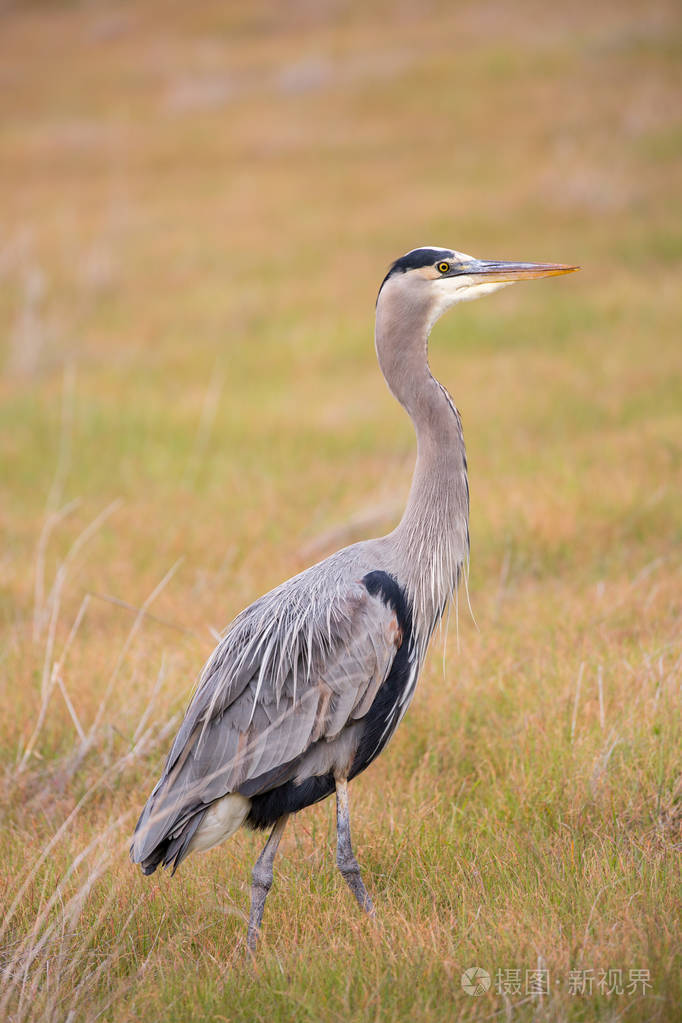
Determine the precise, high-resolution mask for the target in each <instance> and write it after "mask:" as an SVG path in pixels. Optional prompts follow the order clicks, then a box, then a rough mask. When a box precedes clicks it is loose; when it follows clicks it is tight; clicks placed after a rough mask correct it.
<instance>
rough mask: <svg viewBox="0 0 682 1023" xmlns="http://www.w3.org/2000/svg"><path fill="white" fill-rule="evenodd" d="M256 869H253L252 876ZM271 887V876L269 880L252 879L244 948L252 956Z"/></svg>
mask: <svg viewBox="0 0 682 1023" xmlns="http://www.w3.org/2000/svg"><path fill="white" fill-rule="evenodd" d="M255 874H256V869H254V875H255ZM271 887H272V875H271V876H270V878H269V880H268V879H267V877H266V878H263V879H261V878H259V879H258V880H256V878H255V877H254V878H253V880H252V884H251V912H250V913H249V928H248V930H247V932H246V947H247V948H248V950H249V952H251V953H252V954H253V953H254V952H255V951H256V945H257V944H258V936H259V934H260V925H261V923H262V922H263V911H264V910H265V900H266V899H267V897H268V892H269V891H270V888H271Z"/></svg>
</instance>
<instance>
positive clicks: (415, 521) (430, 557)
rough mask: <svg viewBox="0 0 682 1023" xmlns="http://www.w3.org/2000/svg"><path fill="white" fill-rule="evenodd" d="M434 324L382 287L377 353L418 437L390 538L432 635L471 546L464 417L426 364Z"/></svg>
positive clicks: (426, 629) (419, 616)
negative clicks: (400, 513)
mask: <svg viewBox="0 0 682 1023" xmlns="http://www.w3.org/2000/svg"><path fill="white" fill-rule="evenodd" d="M384 290H385V289H384ZM430 328H431V321H430V315H429V311H428V309H426V310H424V309H423V307H421V306H420V305H416V304H414V303H412V302H410V301H409V298H408V297H403V296H401V295H400V294H399V293H398V294H397V295H396V293H395V290H394V291H392V293H390V294H389V295H387V296H385V297H383V291H382V295H380V296H379V301H378V303H377V317H376V334H375V342H376V350H377V357H378V359H379V365H380V367H381V371H382V373H383V374H384V377H385V378H386V382H387V384H388V386H389V388H390V390H391V392H392V393H393V395H394V396H395V397H396V398H397V399H398V401H399V402H400V403H401V405H402V406H403V407H404V408H405V409H406V411H407V413H408V414H409V416H410V418H411V419H412V422H413V424H414V429H415V433H416V435H417V461H416V465H415V469H414V476H413V479H412V486H411V489H410V494H409V497H408V501H407V506H406V508H405V512H404V514H403V517H402V519H401V521H400V523H399V525H398V526H397V527H396V529H395V530H394V532H393V534H392V537H393V539H394V541H395V544H396V549H397V554H398V558H399V561H400V566H401V569H402V570H403V571H404V573H405V575H406V578H407V582H408V586H409V588H410V590H411V596H412V600H413V605H414V611H415V618H417V619H418V622H417V624H418V627H419V631H420V632H422V634H424V633H428V635H430V632H431V630H432V628H433V625H434V624H435V622H436V620H437V619H438V617H439V616H440V614H442V612H443V609H444V607H445V605H446V603H447V601H448V600H449V598H450V597H451V596H452V593H453V591H454V589H455V587H456V585H457V581H458V578H459V571H460V569H461V566H462V564H463V562H464V561H465V560H466V558H467V555H468V547H469V530H468V519H469V490H468V484H467V476H466V454H465V449H464V438H463V435H462V423H461V420H460V417H459V413H458V412H457V409H456V408H455V406H454V404H453V402H452V400H451V398H450V396H449V395H448V393H447V391H446V390H445V388H444V387H443V386H442V385H441V384H440V383H439V382H438V381H437V380H436V379H435V378H434V377H433V375H432V374H431V370H430V369H429V363H428V350H427V344H428V336H429V332H430ZM427 638H428V637H427Z"/></svg>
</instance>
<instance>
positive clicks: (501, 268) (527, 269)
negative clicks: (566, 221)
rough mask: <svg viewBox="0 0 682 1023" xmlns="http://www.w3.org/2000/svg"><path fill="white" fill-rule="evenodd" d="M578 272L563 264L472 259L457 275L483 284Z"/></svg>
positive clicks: (576, 268) (575, 268)
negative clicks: (474, 278) (473, 278)
mask: <svg viewBox="0 0 682 1023" xmlns="http://www.w3.org/2000/svg"><path fill="white" fill-rule="evenodd" d="M576 270H580V267H579V266H568V265H566V264H565V263H510V262H506V261H504V260H497V259H472V260H471V262H470V263H463V264H462V266H461V268H460V269H459V273H461V274H466V275H467V276H471V277H480V278H481V284H483V283H484V282H488V281H489V282H490V283H491V284H492V283H494V282H505V283H506V282H511V281H534V280H535V279H536V277H558V276H559V275H560V274H572V273H574V272H575V271H576Z"/></svg>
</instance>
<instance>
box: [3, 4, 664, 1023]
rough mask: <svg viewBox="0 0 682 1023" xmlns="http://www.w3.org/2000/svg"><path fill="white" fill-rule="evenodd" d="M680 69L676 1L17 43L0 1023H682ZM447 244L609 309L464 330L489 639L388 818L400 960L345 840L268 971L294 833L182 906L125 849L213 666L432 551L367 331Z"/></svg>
mask: <svg viewBox="0 0 682 1023" xmlns="http://www.w3.org/2000/svg"><path fill="white" fill-rule="evenodd" d="M681 43H682V21H681V20H680V17H679V12H678V11H677V7H676V5H675V4H674V3H672V2H670V3H665V2H662V3H657V2H655V0H654V2H652V0H647V2H644V0H641V2H639V0H635V2H627V0H605V2H604V3H601V4H595V3H587V2H586V0H574V2H572V3H570V4H540V3H534V2H530V0H528V2H522V3H519V4H505V3H503V2H502V0H497V2H487V0H483V2H481V0H479V2H466V3H458V4H453V3H446V2H439V0H434V2H430V3H428V4H426V3H424V4H419V3H417V4H407V3H401V2H399V3H396V2H392V3H384V2H377V3H373V4H363V3H361V2H359V0H350V2H346V3H341V2H334V3H332V2H323V3H319V4H314V3H306V2H297V3H291V4H277V3H275V0H270V2H266V0H257V2H255V3H250V4H237V3H236V2H229V3H218V2H207V3H202V4H198V5H192V4H180V3H165V4H162V3H160V2H158V3H156V2H144V3H138V4H132V3H127V4H126V3H120V4H113V3H112V4H105V3H87V4H86V3H82V4H81V3H75V2H72V3H63V4H62V3H56V2H55V3H37V2H36V3H28V2H27V3H15V4H10V5H9V6H6V8H5V11H4V13H3V14H1V15H0V84H1V86H2V87H1V88H0V151H1V152H2V162H1V170H0V175H1V177H2V189H1V190H0V345H1V348H0V396H1V401H0V521H1V522H2V527H3V542H2V548H1V549H0V629H1V632H0V751H1V752H0V756H1V761H2V775H1V781H0V811H1V814H2V822H3V827H2V832H1V833H0V893H1V898H2V905H3V907H4V911H3V913H2V915H1V917H0V932H1V933H0V948H1V951H0V971H1V974H0V976H1V980H0V1018H2V1019H8V1020H11V1021H12V1023H24V1021H31V1020H41V1021H42V1020H46V1021H54V1023H58V1021H65V1020H68V1021H70V1023H79V1021H90V1020H95V1019H103V1020H109V1021H116V1023H118V1021H121V1023H123V1021H136V1020H146V1021H150V1020H157V1019H158V1020H161V1019H162V1020H164V1021H178V1023H184V1021H200V1020H215V1021H225V1020H227V1021H230V1023H232V1021H245V1023H246V1021H249V1023H251V1021H255V1020H262V1021H268V1023H269V1021H307V1023H316V1021H320V1020H324V1021H339V1023H341V1021H348V1020H377V1021H378V1020H382V1021H383V1020H406V1021H407V1020H418V1021H429V1023H430V1021H441V1020H443V1021H445V1020H447V1021H460V1020H484V1019H501V1020H531V1019H532V1020H538V1021H563V1020H576V1021H577V1020H584V1021H592V1020H600V1021H615V1020H619V1021H620V1020H628V1021H635V1020H651V1021H672V1020H675V1019H678V1018H679V1016H678V1013H679V1011H680V1009H679V1007H680V1005H681V1004H682V987H681V985H680V979H679V978H680V955H679V952H680V931H679V913H680V906H681V901H682V900H681V899H680V859H679V857H680V848H681V838H682V836H681V824H682V802H681V800H682V790H681V788H680V759H681V758H680V702H679V681H680V665H681V657H682V650H681V645H680V639H681V632H680V612H681V610H682V591H681V588H680V567H681V561H682V558H681V554H680V540H681V538H682V537H681V534H682V519H681V517H680V491H679V487H680V482H681V475H682V474H681V471H680V469H681V464H682V458H681V454H682V444H681V439H682V386H681V383H680V378H681V372H680V371H681V370H682V349H681V346H680V317H681V313H682V298H681V293H680V275H681V272H682V232H681V230H680V223H681V218H680V215H681V213H682V196H681V193H680V188H679V184H680V180H681V176H682V120H681V118H680V102H679V85H680V64H679V54H680V44H681ZM425 243H432V244H433V243H435V244H442V245H448V246H454V247H456V248H459V249H463V250H464V251H468V252H472V253H474V254H475V255H479V256H484V257H490V258H510V259H528V260H536V261H541V260H548V261H561V262H569V263H580V264H582V266H583V267H584V270H583V272H582V273H581V274H577V275H575V276H572V277H570V278H566V279H560V280H552V281H543V282H539V283H537V284H528V285H524V286H520V287H518V288H514V289H509V290H508V291H506V292H505V293H504V294H502V295H498V296H494V297H492V298H489V299H484V300H483V301H481V302H478V303H475V304H471V305H466V306H463V307H462V308H461V309H459V310H456V311H455V312H453V313H452V314H451V315H450V316H449V317H448V318H446V319H445V320H444V321H443V322H442V323H440V324H439V325H438V327H437V328H436V330H435V331H434V335H433V339H432V344H431V353H432V355H431V357H432V365H433V368H434V371H435V372H436V373H437V375H438V376H439V377H440V378H441V379H442V380H443V382H444V383H445V384H446V385H447V386H448V388H449V389H450V391H451V392H452V394H453V395H454V398H455V400H456V402H457V404H458V406H459V408H460V409H461V412H462V416H463V420H464V427H465V436H466V440H467V446H468V453H469V465H470V484H471V495H472V506H471V535H472V558H471V577H470V586H469V588H470V595H471V602H472V606H473V611H474V614H475V616H476V621H477V624H478V627H476V625H475V624H474V623H473V621H472V618H471V615H470V614H469V612H468V610H464V607H463V603H464V602H463V601H462V600H460V607H459V622H458V627H457V628H456V627H455V621H454V616H453V618H452V621H451V625H450V629H449V632H448V634H447V636H445V635H441V636H438V637H436V639H435V641H434V644H433V649H432V652H431V655H430V658H429V661H428V664H427V668H426V670H425V672H424V675H423V677H422V680H421V683H420V687H419V689H418V692H417V695H416V697H415V700H414V703H413V705H412V707H411V709H410V712H409V714H408V716H407V717H406V719H405V721H404V722H403V724H402V726H401V728H400V730H399V732H398V734H397V735H396V737H395V739H394V740H393V742H392V744H391V745H390V747H389V748H388V750H387V751H386V752H385V753H384V755H383V756H382V757H381V758H380V759H379V761H378V762H377V763H376V764H375V765H374V766H373V767H372V768H371V769H370V770H369V771H368V772H367V773H366V774H365V775H363V776H362V777H360V778H359V779H357V781H355V782H354V783H353V785H352V789H351V806H352V810H353V823H354V836H355V844H356V851H357V854H358V858H359V860H360V862H361V864H362V866H363V868H364V873H365V879H366V882H367V884H368V887H369V889H370V890H371V892H372V894H373V896H374V898H375V902H376V905H377V910H378V918H379V924H378V926H376V927H372V926H371V924H368V922H367V920H365V919H362V918H361V916H360V914H359V913H358V911H357V908H356V906H355V904H354V903H353V901H352V898H351V896H350V894H349V893H348V892H347V890H346V889H345V887H344V886H343V883H342V881H341V879H340V877H339V875H338V874H337V872H336V869H335V866H334V829H333V815H332V810H333V807H332V806H331V805H330V804H323V805H321V806H318V807H315V808H313V809H310V810H308V811H305V812H304V813H302V814H300V815H299V816H298V818H297V819H296V820H295V821H294V822H293V825H292V826H290V827H289V829H288V832H287V834H286V835H285V838H284V841H283V844H282V851H281V854H280V856H279V859H278V862H277V868H276V878H275V886H274V888H273V891H272V893H271V895H270V898H269V900H268V906H267V909H266V915H265V921H264V927H263V940H262V946H261V949H260V952H259V956H258V961H257V963H256V964H255V965H253V966H252V965H250V964H249V963H248V962H247V959H246V955H245V947H244V935H245V914H246V912H247V909H248V884H249V873H250V868H251V864H252V862H253V860H254V858H255V856H256V855H257V850H258V849H259V847H260V844H261V843H262V838H261V837H260V836H254V835H252V834H248V833H243V834H240V835H239V836H237V837H236V838H235V839H233V840H232V841H231V842H229V843H228V844H227V845H225V846H224V847H222V848H220V849H218V850H215V851H213V852H211V853H209V854H207V855H206V856H197V857H193V858H191V859H190V860H188V861H187V862H186V863H184V864H183V865H182V867H181V869H180V871H179V872H178V874H177V875H176V876H175V878H173V879H171V878H170V877H169V876H167V875H161V874H160V873H159V874H155V875H154V876H153V877H151V878H143V877H142V876H141V875H140V874H139V873H138V872H137V870H136V869H134V868H133V867H132V865H131V864H130V863H129V861H128V858H127V845H128V842H129V836H130V833H131V830H132V828H133V826H134V823H135V820H136V816H137V814H138V812H139V810H140V807H141V806H142V804H143V802H144V800H145V799H146V796H147V794H148V792H149V790H150V787H151V786H152V784H153V783H154V781H155V779H156V777H157V776H158V773H159V770H160V767H161V765H162V761H163V757H164V756H165V753H166V751H167V748H168V746H169V743H170V740H171V738H172V736H173V734H174V731H175V728H176V727H177V724H178V721H179V716H180V715H181V714H182V711H183V709H184V707H185V706H186V703H187V699H188V695H189V693H190V691H191V688H192V686H193V684H194V680H195V679H196V676H197V674H198V671H199V669H200V668H201V665H202V664H203V661H204V659H205V658H206V656H207V655H208V654H209V652H210V650H211V649H212V646H213V643H214V635H215V632H216V630H219V629H221V628H222V627H224V625H225V624H226V623H227V622H228V621H229V620H230V619H231V618H232V617H233V615H234V614H235V613H236V612H238V611H239V610H240V609H241V608H242V607H243V606H244V605H245V604H246V603H248V602H249V601H251V600H252V599H254V598H255V597H256V596H258V595H259V594H260V593H262V592H263V591H264V590H266V589H267V588H269V587H270V586H272V585H274V584H276V583H277V582H279V581H281V580H282V579H284V578H286V577H287V576H288V575H290V574H291V573H292V572H294V571H297V570H299V569H300V568H302V567H304V566H305V565H306V564H308V563H309V562H310V561H311V560H316V559H317V558H318V557H320V556H323V555H324V554H326V553H328V552H329V551H331V550H333V549H334V548H335V547H337V546H339V545H341V544H342V543H345V542H349V541H350V540H354V539H359V538H361V537H362V536H364V535H368V534H369V535H372V534H377V533H379V532H383V531H385V530H387V529H389V528H391V527H392V525H393V523H394V522H395V521H396V518H397V517H398V516H399V514H400V509H401V506H402V502H403V501H404V498H405V495H406V491H407V487H408V485H409V479H410V474H411V468H412V461H413V457H414V444H413V436H412V432H411V428H410V424H409V422H408V421H407V419H406V417H405V416H404V414H403V413H402V411H401V410H400V409H399V408H398V406H397V405H396V404H395V403H394V401H393V400H392V398H391V396H390V395H389V393H388V391H387V389H386V388H385V386H384V383H383V381H382V379H381V376H380V373H379V370H378V368H377V366H376V361H375V356H374V351H373V343H372V328H373V322H372V318H373V304H374V299H375V295H376V290H377V287H378V284H379V282H380V280H381V278H382V275H383V273H384V271H385V267H386V265H387V264H388V262H389V261H390V260H391V259H393V258H395V257H396V256H397V255H399V254H401V253H402V252H404V251H406V250H407V249H410V248H412V247H414V246H416V245H420V244H425ZM470 967H481V968H483V969H485V970H486V971H488V973H489V974H490V977H491V986H490V989H489V990H488V991H487V992H486V993H485V994H483V995H481V996H480V997H476V996H472V995H469V994H468V993H466V992H465V991H464V990H463V988H462V985H461V981H460V978H461V975H462V973H463V971H464V970H466V969H467V968H470ZM516 971H518V973H517V972H516ZM532 971H547V972H546V973H544V972H543V973H542V974H540V975H539V979H540V981H544V980H547V981H548V984H547V987H548V990H547V991H546V992H545V993H536V994H533V993H531V991H530V989H531V988H532V981H533V973H532ZM609 971H616V972H612V973H611V974H610V975H609ZM617 971H620V976H619V975H618V973H617ZM636 971H648V972H646V973H644V974H642V973H637V972H636ZM604 978H605V979H604ZM638 978H639V979H638ZM536 979H537V977H536ZM643 981H644V982H643ZM590 985H591V987H592V990H591V991H590V990H589V988H590ZM609 990H610V993H609Z"/></svg>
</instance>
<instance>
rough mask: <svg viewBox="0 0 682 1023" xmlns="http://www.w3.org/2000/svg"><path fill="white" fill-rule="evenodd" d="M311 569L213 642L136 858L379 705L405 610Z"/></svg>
mask: <svg viewBox="0 0 682 1023" xmlns="http://www.w3.org/2000/svg"><path fill="white" fill-rule="evenodd" d="M309 571H310V570H309ZM306 576H307V573H302V575H301V576H297V577H296V578H295V579H293V580H290V582H289V583H288V584H285V585H284V586H282V587H278V589H276V590H273V591H272V592H271V593H270V594H267V595H266V596H265V597H263V598H261V600H259V601H257V602H256V603H255V604H252V605H251V606H250V607H249V608H247V609H246V611H244V612H242V614H241V615H240V616H239V617H238V618H237V619H236V620H235V622H234V623H233V625H232V626H231V627H230V629H229V630H228V632H227V633H226V635H225V637H224V638H223V640H222V641H221V642H220V643H219V645H218V647H217V648H216V650H215V651H214V653H213V655H212V657H211V658H210V660H209V662H208V663H207V665H206V668H205V669H204V673H203V675H202V678H201V680H200V683H199V687H198V689H197V692H196V694H195V696H194V698H193V700H192V702H191V704H190V706H189V708H188V710H187V714H186V716H185V719H184V721H183V723H182V725H181V727H180V730H179V732H178V735H177V737H176V739H175V742H174V743H173V747H172V749H171V752H170V754H169V757H168V761H167V763H166V766H165V769H164V773H163V775H162V777H161V779H160V781H159V783H158V785H157V786H156V788H155V789H154V791H153V793H152V795H151V796H150V798H149V801H148V803H147V805H146V807H145V809H144V811H143V813H142V816H141V817H140V820H139V822H138V826H137V829H136V836H135V840H134V843H133V849H132V856H133V859H134V860H135V861H140V860H143V859H145V858H146V857H148V856H149V855H150V853H152V852H153V851H154V849H155V848H157V847H158V846H159V843H161V842H163V841H164V839H165V838H167V837H168V836H170V835H178V833H179V831H180V830H181V829H182V828H184V826H185V825H186V824H187V822H188V821H190V820H191V819H192V818H193V817H195V816H196V815H197V814H198V813H200V812H202V811H203V810H204V809H205V808H206V807H207V806H208V805H209V804H210V803H212V802H214V801H215V800H216V799H219V798H221V797H222V796H224V795H226V794H227V793H231V792H241V793H242V794H244V795H247V796H253V795H256V794H258V793H259V792H263V791H267V790H268V789H270V788H272V787H274V786H275V785H278V784H282V783H284V782H285V781H287V780H289V779H290V778H293V777H294V776H295V774H296V765H297V763H298V761H299V760H300V758H301V756H302V755H303V754H304V753H305V752H306V750H308V749H309V748H310V746H311V745H312V744H313V743H315V742H317V741H319V740H327V741H331V740H333V739H334V738H336V737H337V736H338V735H339V734H340V732H341V731H342V730H343V729H344V727H346V726H347V725H348V724H349V723H352V722H353V721H356V720H358V719H360V718H362V717H363V716H364V715H365V714H366V713H367V712H368V710H369V708H370V707H371V705H372V702H373V700H374V697H375V695H376V693H377V691H378V689H379V687H380V686H381V684H382V682H383V681H384V680H385V678H386V677H387V675H388V673H389V671H390V668H391V664H392V663H393V658H394V657H395V654H396V651H397V649H398V648H399V646H400V644H401V642H402V635H401V631H400V627H399V624H398V620H397V616H396V613H395V611H394V610H393V608H391V607H390V606H387V605H386V604H385V603H384V601H383V600H382V599H381V598H380V597H379V596H372V595H371V594H370V593H369V592H368V590H367V589H366V587H365V586H364V584H363V583H362V582H361V581H353V582H348V583H345V584H344V583H343V581H341V580H337V581H336V583H335V584H334V585H331V586H326V587H325V586H323V585H321V584H320V581H319V580H318V579H316V577H315V574H313V575H312V576H311V577H310V578H308V579H307V578H306ZM325 589H326V590H327V591H328V592H327V593H326V595H325V593H324V590H325Z"/></svg>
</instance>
